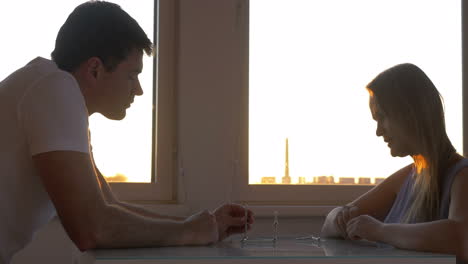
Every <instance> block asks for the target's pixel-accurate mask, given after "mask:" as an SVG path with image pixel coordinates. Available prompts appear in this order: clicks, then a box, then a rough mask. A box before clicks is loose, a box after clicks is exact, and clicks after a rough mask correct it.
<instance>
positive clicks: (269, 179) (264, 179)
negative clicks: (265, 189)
mask: <svg viewBox="0 0 468 264" xmlns="http://www.w3.org/2000/svg"><path fill="white" fill-rule="evenodd" d="M262 184H276V177H262Z"/></svg>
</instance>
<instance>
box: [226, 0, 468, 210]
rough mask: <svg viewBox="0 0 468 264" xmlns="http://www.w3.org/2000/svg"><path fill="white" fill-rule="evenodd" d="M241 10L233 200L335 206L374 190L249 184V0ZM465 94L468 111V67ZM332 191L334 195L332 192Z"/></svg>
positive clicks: (464, 28)
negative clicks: (237, 120)
mask: <svg viewBox="0 0 468 264" xmlns="http://www.w3.org/2000/svg"><path fill="white" fill-rule="evenodd" d="M242 3H243V9H244V11H243V12H242V14H243V17H242V19H241V21H242V22H243V23H242V24H241V25H240V27H242V30H241V31H242V32H243V36H242V41H241V42H242V52H241V54H242V55H241V57H242V58H243V60H244V62H243V63H242V65H243V69H242V72H243V75H242V77H243V81H242V84H243V85H242V95H241V105H242V107H241V108H240V109H239V110H240V111H241V113H242V114H241V116H242V117H241V121H240V131H241V132H240V135H241V136H240V146H239V154H238V157H239V159H238V160H239V162H238V163H237V166H238V173H237V178H238V179H239V181H240V182H238V183H237V184H235V190H234V191H233V194H234V197H235V198H234V200H236V201H238V202H239V203H244V204H250V205H262V206H265V205H279V206H298V205H302V206H304V205H306V206H314V207H319V206H336V205H342V204H346V203H348V202H350V201H352V200H354V199H356V198H357V197H359V196H360V195H362V194H364V193H365V192H367V191H369V190H370V189H372V188H373V187H374V186H372V185H371V186H369V185H249V176H248V175H249V173H248V171H249V170H248V162H249V159H248V153H249V151H248V146H249V144H248V127H249V126H248V123H249V121H248V120H249V118H248V116H249V114H248V105H249V99H248V98H249V96H248V94H249V91H248V84H249V81H248V72H249V68H248V67H249V41H248V39H249V2H248V0H246V1H243V2H242ZM460 4H461V6H462V8H461V10H462V33H463V34H462V53H463V55H462V56H463V62H462V64H463V65H468V64H467V63H468V55H467V54H466V52H463V51H466V50H468V49H466V45H468V44H467V43H468V37H467V36H468V34H467V30H468V26H467V22H468V19H467V18H466V16H467V14H468V7H467V5H466V4H465V5H464V4H463V1H461V3H460ZM462 71H463V73H462V76H463V82H462V94H463V113H467V111H468V108H467V107H468V101H467V100H468V95H467V91H468V90H467V89H468V87H467V86H468V84H467V83H468V82H467V81H466V80H468V67H463V66H462ZM466 124H468V115H467V114H463V138H468V135H467V133H468V132H467V129H466ZM467 143H468V142H467V140H464V141H463V153H464V154H467V150H468V144H467ZM291 194H294V195H291ZM330 194H333V195H330Z"/></svg>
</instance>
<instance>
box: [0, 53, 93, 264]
mask: <svg viewBox="0 0 468 264" xmlns="http://www.w3.org/2000/svg"><path fill="white" fill-rule="evenodd" d="M0 124H1V125H0V263H9V262H10V260H11V257H12V256H13V254H15V253H16V252H17V251H19V250H20V249H22V248H23V247H25V246H26V245H27V244H28V243H29V241H30V240H31V239H32V237H33V235H34V233H35V232H36V231H37V230H38V229H39V228H40V227H42V226H43V225H45V224H46V223H47V222H49V221H50V220H51V218H52V217H53V216H54V215H55V208H54V206H53V204H52V202H51V200H50V197H49V195H48V194H47V192H46V190H45V188H44V186H43V184H42V182H41V179H40V177H39V175H38V173H37V171H36V169H35V167H34V164H33V161H32V156H34V155H36V154H39V153H44V152H50V151H57V150H69V151H79V152H84V153H89V139H88V112H87V109H86V104H85V101H84V98H83V95H82V93H81V91H80V88H79V86H78V83H77V81H76V80H75V78H74V77H73V76H72V75H71V74H70V73H68V72H65V71H62V70H60V69H58V68H57V66H56V64H55V63H54V62H53V61H50V60H47V59H44V58H40V57H38V58H36V59H34V60H32V61H31V62H30V63H28V64H27V65H26V66H25V67H23V68H21V69H19V70H17V71H16V72H14V73H12V74H11V75H10V76H8V77H7V78H6V79H5V80H3V81H2V82H0ZM65 176H67V175H66V174H64V177H65Z"/></svg>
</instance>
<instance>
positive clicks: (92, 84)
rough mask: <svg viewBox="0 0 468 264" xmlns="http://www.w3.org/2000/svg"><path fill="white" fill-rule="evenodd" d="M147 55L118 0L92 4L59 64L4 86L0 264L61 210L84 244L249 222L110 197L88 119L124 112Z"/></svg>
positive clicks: (232, 228) (216, 231)
mask: <svg viewBox="0 0 468 264" xmlns="http://www.w3.org/2000/svg"><path fill="white" fill-rule="evenodd" d="M143 52H145V53H146V54H147V55H150V54H151V52H152V43H151V41H150V40H149V39H148V38H147V36H146V34H145V33H144V32H143V30H142V29H141V28H140V26H139V25H138V23H137V22H136V21H135V20H134V19H133V18H131V17H130V16H129V15H128V14H127V13H126V12H125V11H123V10H122V9H121V8H120V7H119V6H118V5H115V4H112V3H107V2H98V1H93V2H87V3H84V4H82V5H80V6H78V7H77V8H76V9H75V10H74V11H73V12H72V13H71V14H70V16H69V17H68V19H67V21H66V22H65V24H64V25H63V26H62V28H61V29H60V31H59V33H58V36H57V40H56V46H55V50H54V51H53V52H52V59H53V61H50V60H47V59H44V58H36V59H34V60H32V61H31V62H30V63H28V64H27V65H26V66H25V67H23V68H21V69H19V70H17V71H16V72H14V73H12V74H11V75H10V76H8V77H7V78H6V79H5V80H3V81H2V82H1V83H0V120H2V129H1V130H0V131H1V132H0V135H1V136H0V148H1V152H0V171H1V175H0V180H1V184H0V205H1V207H0V208H1V209H2V210H1V211H0V214H1V225H0V245H1V246H0V257H1V258H0V262H1V263H9V262H10V260H11V257H12V256H13V255H14V254H15V253H16V252H17V251H19V250H21V249H22V248H23V247H24V246H25V245H26V244H27V243H28V242H29V241H30V240H31V238H32V236H33V234H34V232H35V231H37V230H38V229H39V228H40V227H41V226H43V225H44V224H46V223H47V222H48V221H49V220H50V219H51V218H52V217H53V216H54V215H55V212H56V213H57V215H58V216H59V218H60V221H61V222H62V224H63V226H64V228H65V231H66V232H67V234H68V235H69V237H70V239H71V240H72V241H73V242H74V243H75V244H76V246H77V247H78V248H79V249H80V250H87V249H92V248H112V247H151V246H168V245H203V244H208V243H212V242H215V241H219V240H222V239H224V238H225V237H227V236H229V235H230V234H233V233H239V232H242V230H243V227H244V225H245V223H246V222H247V223H248V224H249V225H250V224H252V223H253V217H252V213H251V212H250V211H249V216H248V217H247V219H246V217H244V209H243V208H242V207H241V206H239V205H235V204H227V205H223V206H221V207H219V208H218V209H216V210H215V211H214V212H213V213H210V212H208V211H202V212H200V213H197V214H195V215H192V216H190V217H188V218H179V217H171V216H165V215H160V214H157V213H155V212H151V211H148V210H145V209H144V208H142V207H139V206H137V205H132V204H127V203H124V202H121V201H119V200H117V199H116V198H115V196H114V195H113V194H112V191H111V189H110V188H109V185H108V184H107V182H106V181H105V179H104V177H103V176H102V175H101V173H100V172H99V170H98V169H97V168H96V166H95V165H94V161H93V158H92V154H91V152H90V147H89V138H88V117H89V115H92V114H93V113H101V114H103V115H104V116H106V117H107V118H110V119H115V120H120V119H123V118H124V117H125V114H126V109H127V108H128V107H130V105H131V104H132V103H133V99H134V97H135V96H139V95H142V94H143V90H142V88H141V87H140V83H139V81H138V74H139V73H140V72H141V71H142V68H143V65H142V56H143ZM54 208H55V209H54Z"/></svg>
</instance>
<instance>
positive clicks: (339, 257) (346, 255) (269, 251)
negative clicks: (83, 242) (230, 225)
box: [78, 237, 456, 264]
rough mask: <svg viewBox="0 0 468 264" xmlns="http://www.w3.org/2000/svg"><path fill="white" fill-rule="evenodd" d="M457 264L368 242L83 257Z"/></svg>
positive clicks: (231, 245)
mask: <svg viewBox="0 0 468 264" xmlns="http://www.w3.org/2000/svg"><path fill="white" fill-rule="evenodd" d="M267 262H268V263H275V264H276V263H425V264H426V263H444V264H446V263H455V262H456V259H455V256H452V255H442V254H432V253H426V252H416V251H406V250H399V249H395V248H393V247H391V246H388V245H384V244H377V243H371V242H368V241H346V240H334V239H326V240H321V241H320V242H317V241H311V240H310V241H309V240H307V241H304V240H296V239H295V238H293V237H281V238H280V239H279V240H278V241H277V242H276V243H271V242H261V240H260V239H253V241H252V242H249V243H241V242H240V241H238V240H233V241H225V242H220V243H217V244H214V245H211V246H204V247H161V248H139V249H105V250H93V251H89V252H85V253H83V254H82V255H81V256H80V257H79V261H78V263H80V264H88V263H89V264H90V263H98V264H106V263H140V264H143V263H167V264H169V263H170V264H172V263H267Z"/></svg>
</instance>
